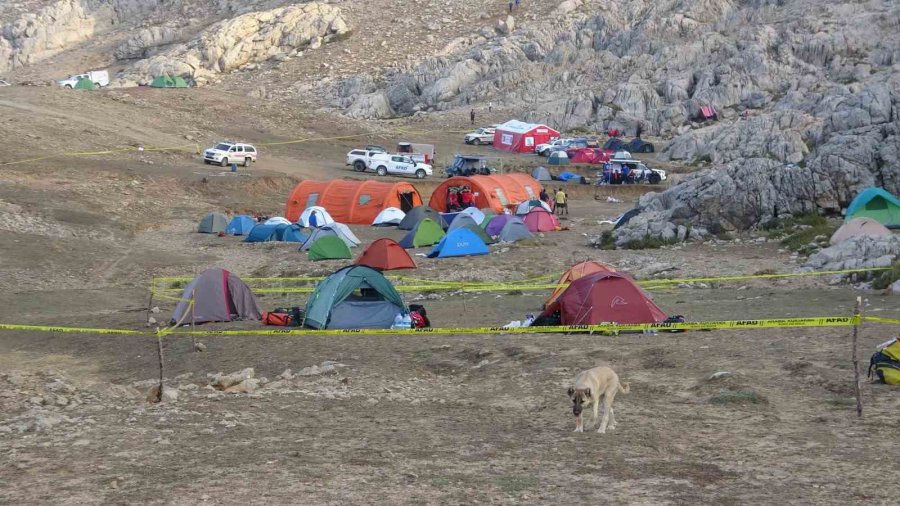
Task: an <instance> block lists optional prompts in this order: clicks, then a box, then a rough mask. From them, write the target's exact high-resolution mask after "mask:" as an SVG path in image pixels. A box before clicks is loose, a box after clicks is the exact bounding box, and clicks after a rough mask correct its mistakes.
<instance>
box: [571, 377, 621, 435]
mask: <svg viewBox="0 0 900 506" xmlns="http://www.w3.org/2000/svg"><path fill="white" fill-rule="evenodd" d="M629 391H630V388H629V387H628V385H627V384H625V385H623V384H622V383H619V376H618V375H617V374H616V373H615V371H613V370H612V369H610V368H609V367H595V368H593V369H588V370H587V371H583V372H581V373H579V374H578V376H576V377H575V385H574V386H572V387H570V388H569V397H570V398H571V399H572V402H573V403H574V405H573V406H572V413H574V414H575V432H584V419H583V418H582V416H581V409H582V405H583V404H587V403H589V402H593V403H594V419H593V420H592V422H591V423H592V425H594V424H596V423H597V409H598V408H599V407H600V398H601V397H602V398H603V419H602V420H601V421H600V428H599V429H597V432H599V433H601V434H605V433H606V429H607V426H608V427H609V430H614V429H615V428H616V414H615V413H614V412H613V400H614V399H615V398H616V394H617V393H619V392H622V393H623V394H627V393H628V392H629Z"/></svg>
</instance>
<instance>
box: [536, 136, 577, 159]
mask: <svg viewBox="0 0 900 506" xmlns="http://www.w3.org/2000/svg"><path fill="white" fill-rule="evenodd" d="M573 142H575V139H563V138H556V139H553V140H552V141H550V142H547V143H545V144H538V145H537V146H535V147H534V152H535V153H537V154H538V155H539V156H550V152H551V151H553V150H555V149H562V150H565V149H566V148H568V147H569V146H570V145H572V143H573Z"/></svg>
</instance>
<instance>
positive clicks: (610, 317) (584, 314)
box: [541, 272, 666, 325]
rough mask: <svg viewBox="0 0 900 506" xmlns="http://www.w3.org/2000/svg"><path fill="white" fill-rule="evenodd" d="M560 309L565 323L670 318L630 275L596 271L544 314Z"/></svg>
mask: <svg viewBox="0 0 900 506" xmlns="http://www.w3.org/2000/svg"><path fill="white" fill-rule="evenodd" d="M556 311H559V316H560V322H561V324H562V325H595V324H598V323H602V322H615V323H659V322H662V321H664V320H665V319H666V314H665V313H663V311H662V309H660V308H659V306H657V305H656V304H654V303H653V301H652V300H650V298H649V297H648V296H647V294H646V293H644V291H643V290H641V288H640V287H639V286H637V285H636V284H635V283H634V281H633V280H632V279H631V278H630V277H627V276H625V275H624V274H620V273H617V272H595V273H594V274H588V275H587V276H583V277H581V278H578V279H576V280H575V281H573V282H572V283H571V284H570V285H569V288H566V290H565V291H564V292H563V293H562V294H561V295H560V296H559V298H557V299H556V300H555V301H553V303H551V304H550V305H549V306H547V309H545V310H544V312H543V313H542V314H541V316H549V315H551V314H553V313H554V312H556Z"/></svg>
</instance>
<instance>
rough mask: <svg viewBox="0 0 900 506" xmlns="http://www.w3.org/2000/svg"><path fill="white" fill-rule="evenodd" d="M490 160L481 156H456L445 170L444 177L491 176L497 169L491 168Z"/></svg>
mask: <svg viewBox="0 0 900 506" xmlns="http://www.w3.org/2000/svg"><path fill="white" fill-rule="evenodd" d="M487 160H488V158H487V157H486V156H480V155H459V154H457V155H454V156H453V162H452V163H451V164H450V166H449V167H447V168H446V169H444V175H445V176H447V177H453V176H474V175H482V176H489V175H491V174H493V173H495V172H497V169H494V168H491V167H489V166H488V163H487Z"/></svg>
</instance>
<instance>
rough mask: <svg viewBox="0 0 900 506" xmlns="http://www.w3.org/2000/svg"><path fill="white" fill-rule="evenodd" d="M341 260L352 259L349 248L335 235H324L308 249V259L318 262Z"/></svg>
mask: <svg viewBox="0 0 900 506" xmlns="http://www.w3.org/2000/svg"><path fill="white" fill-rule="evenodd" d="M341 258H353V255H351V254H350V248H349V247H348V246H347V243H345V242H344V240H343V239H341V238H340V237H338V236H336V235H326V236H325V237H322V238H320V239H317V240H316V242H314V243H313V245H312V247H310V248H309V259H310V260H312V261H314V262H315V261H318V260H337V259H341Z"/></svg>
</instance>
